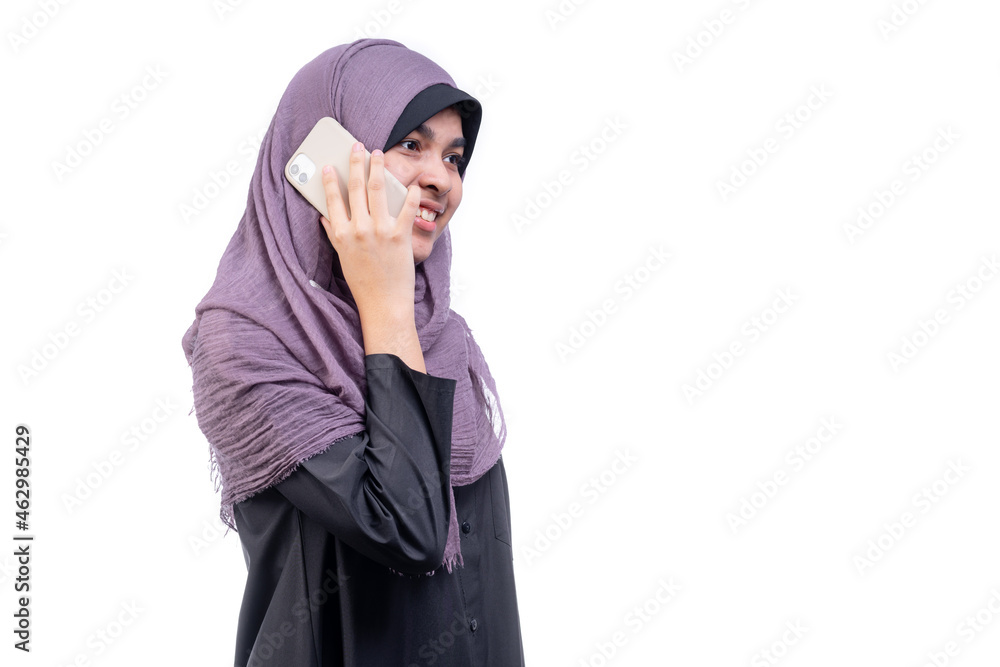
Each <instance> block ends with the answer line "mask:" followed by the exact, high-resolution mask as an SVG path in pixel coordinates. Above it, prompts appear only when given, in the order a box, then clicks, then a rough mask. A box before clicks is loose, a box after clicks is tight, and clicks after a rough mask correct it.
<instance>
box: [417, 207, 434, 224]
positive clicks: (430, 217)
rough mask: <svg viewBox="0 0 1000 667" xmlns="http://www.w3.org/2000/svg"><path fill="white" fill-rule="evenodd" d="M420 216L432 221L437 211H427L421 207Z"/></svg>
mask: <svg viewBox="0 0 1000 667" xmlns="http://www.w3.org/2000/svg"><path fill="white" fill-rule="evenodd" d="M420 217H421V218H423V219H424V220H426V221H427V222H434V218H436V217H437V212H435V211H428V210H427V209H426V208H421V209H420Z"/></svg>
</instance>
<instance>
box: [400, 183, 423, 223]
mask: <svg viewBox="0 0 1000 667" xmlns="http://www.w3.org/2000/svg"><path fill="white" fill-rule="evenodd" d="M419 210H420V186H419V185H417V184H416V183H414V184H413V185H411V186H410V187H408V188H406V200H405V201H404V202H403V209H402V210H401V211H400V212H399V217H397V218H396V224H397V226H398V228H399V229H406V230H409V231H410V233H411V234H412V233H413V219H414V218H415V217H417V212H418V211H419Z"/></svg>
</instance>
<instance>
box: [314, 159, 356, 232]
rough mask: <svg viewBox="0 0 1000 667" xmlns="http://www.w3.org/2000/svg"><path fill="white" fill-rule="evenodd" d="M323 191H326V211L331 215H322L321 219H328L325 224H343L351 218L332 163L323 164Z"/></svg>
mask: <svg viewBox="0 0 1000 667" xmlns="http://www.w3.org/2000/svg"><path fill="white" fill-rule="evenodd" d="M323 191H324V192H325V193H326V213H327V215H328V216H330V217H329V218H323V216H320V219H321V220H323V219H325V220H326V223H325V224H324V226H327V225H330V226H331V227H333V223H337V225H339V226H343V225H344V224H345V223H346V222H347V221H348V220H349V218H348V217H347V209H346V208H345V207H344V198H343V196H342V195H341V193H340V183H338V182H337V170H336V169H334V168H333V167H331V166H330V165H324V166H323Z"/></svg>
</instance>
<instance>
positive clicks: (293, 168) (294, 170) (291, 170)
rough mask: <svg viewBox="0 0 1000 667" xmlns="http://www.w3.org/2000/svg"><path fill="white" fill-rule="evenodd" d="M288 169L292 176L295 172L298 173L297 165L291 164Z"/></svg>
mask: <svg viewBox="0 0 1000 667" xmlns="http://www.w3.org/2000/svg"><path fill="white" fill-rule="evenodd" d="M288 171H290V172H292V176H295V175H296V174H297V173H299V165H297V164H293V165H292V166H291V168H290V169H289V170H288Z"/></svg>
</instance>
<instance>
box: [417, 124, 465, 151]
mask: <svg viewBox="0 0 1000 667" xmlns="http://www.w3.org/2000/svg"><path fill="white" fill-rule="evenodd" d="M413 131H414V132H419V133H420V134H422V135H424V136H425V137H427V139H429V140H430V141H434V130H432V129H431V128H429V127H427V124H426V123H421V124H420V125H418V126H417V127H416V129H415V130H413ZM465 145H466V141H465V137H455V138H454V139H452V141H451V143H450V144H448V146H447V148H463V147H464V146H465Z"/></svg>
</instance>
